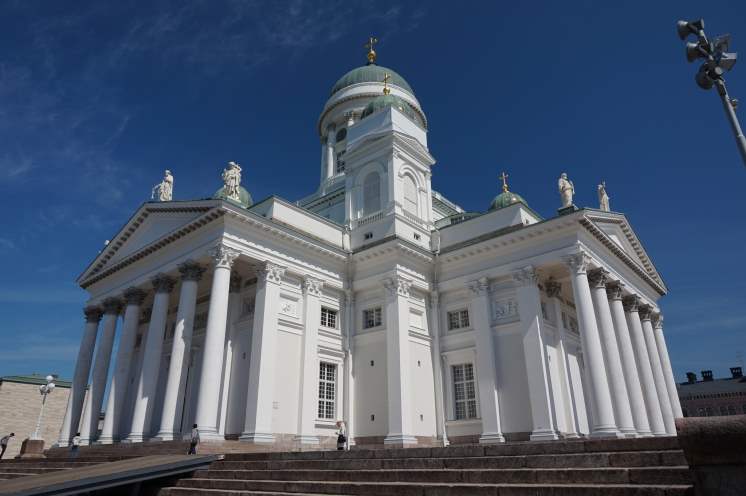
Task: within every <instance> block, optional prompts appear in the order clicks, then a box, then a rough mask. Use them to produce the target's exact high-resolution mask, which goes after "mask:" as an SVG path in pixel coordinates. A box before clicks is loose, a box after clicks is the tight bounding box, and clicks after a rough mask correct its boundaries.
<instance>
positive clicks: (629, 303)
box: [622, 295, 640, 312]
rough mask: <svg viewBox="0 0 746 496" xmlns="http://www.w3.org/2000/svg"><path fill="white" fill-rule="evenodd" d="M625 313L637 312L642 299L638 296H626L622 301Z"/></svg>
mask: <svg viewBox="0 0 746 496" xmlns="http://www.w3.org/2000/svg"><path fill="white" fill-rule="evenodd" d="M622 305H624V311H625V312H637V311H638V309H639V307H640V297H639V296H637V295H629V296H625V297H624V298H623V299H622Z"/></svg>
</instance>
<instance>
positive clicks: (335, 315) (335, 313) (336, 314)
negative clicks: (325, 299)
mask: <svg viewBox="0 0 746 496" xmlns="http://www.w3.org/2000/svg"><path fill="white" fill-rule="evenodd" d="M324 314H326V319H325V318H324ZM330 316H331V317H332V318H333V320H334V322H333V325H329V317H330ZM325 320H326V323H324V321H325ZM338 324H339V311H338V310H336V309H334V308H329V307H323V306H322V307H321V314H320V319H319V325H321V327H326V328H327V329H339V327H338Z"/></svg>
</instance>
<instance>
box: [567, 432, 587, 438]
mask: <svg viewBox="0 0 746 496" xmlns="http://www.w3.org/2000/svg"><path fill="white" fill-rule="evenodd" d="M582 437H583V436H581V435H580V434H578V433H577V432H563V433H562V439H581V438H582Z"/></svg>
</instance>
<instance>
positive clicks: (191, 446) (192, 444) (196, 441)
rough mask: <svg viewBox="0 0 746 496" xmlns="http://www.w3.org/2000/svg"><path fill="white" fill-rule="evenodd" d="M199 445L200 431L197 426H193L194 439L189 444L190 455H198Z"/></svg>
mask: <svg viewBox="0 0 746 496" xmlns="http://www.w3.org/2000/svg"><path fill="white" fill-rule="evenodd" d="M198 444H199V429H198V428H197V424H193V425H192V439H191V440H190V443H189V453H187V454H189V455H196V454H197V445H198Z"/></svg>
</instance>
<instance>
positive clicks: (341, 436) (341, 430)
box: [337, 420, 347, 451]
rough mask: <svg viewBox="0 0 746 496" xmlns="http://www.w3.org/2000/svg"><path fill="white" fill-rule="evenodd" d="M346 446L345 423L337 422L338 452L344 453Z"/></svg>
mask: <svg viewBox="0 0 746 496" xmlns="http://www.w3.org/2000/svg"><path fill="white" fill-rule="evenodd" d="M346 444H347V436H346V435H345V423H344V421H343V420H337V451H344V449H345V445H346Z"/></svg>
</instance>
